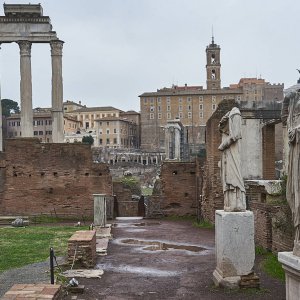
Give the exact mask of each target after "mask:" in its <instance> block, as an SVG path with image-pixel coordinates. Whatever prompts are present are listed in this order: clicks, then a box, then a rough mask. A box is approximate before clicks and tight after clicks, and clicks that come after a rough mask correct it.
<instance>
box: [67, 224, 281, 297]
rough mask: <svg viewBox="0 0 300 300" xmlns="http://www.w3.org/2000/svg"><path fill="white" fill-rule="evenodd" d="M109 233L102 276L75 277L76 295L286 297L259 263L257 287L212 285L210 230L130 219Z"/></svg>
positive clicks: (102, 261) (101, 258) (211, 232)
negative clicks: (79, 286) (78, 286)
mask: <svg viewBox="0 0 300 300" xmlns="http://www.w3.org/2000/svg"><path fill="white" fill-rule="evenodd" d="M112 232H113V240H112V241H111V242H110V244H109V248H108V255H107V256H102V257H99V259H98V264H97V267H98V268H100V269H103V270H104V275H103V276H102V278H101V279H80V280H79V281H80V284H83V285H85V291H84V294H82V295H78V296H77V299H93V300H96V299H107V300H115V299H118V300H119V299H220V300H221V299H273V300H275V299H285V286H284V283H282V282H280V281H278V280H275V279H271V278H269V277H268V276H266V274H264V272H263V271H262V270H261V268H260V266H259V263H258V262H257V263H256V267H255V268H256V273H257V274H258V275H259V276H260V279H261V289H260V290H253V289H252V290H238V291H228V290H224V289H221V288H216V287H214V285H213V282H212V273H213V271H214V268H215V257H214V231H213V230H212V229H199V228H196V227H193V226H192V224H191V222H184V221H160V220H159V221H158V220H135V221H118V222H116V226H115V227H113V231H112ZM155 242H156V243H155ZM241 255H242V253H241ZM71 297H72V295H71V294H70V295H69V296H68V297H67V298H68V299H71ZM74 298H75V297H74V296H73V299H74Z"/></svg>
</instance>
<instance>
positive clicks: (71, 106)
mask: <svg viewBox="0 0 300 300" xmlns="http://www.w3.org/2000/svg"><path fill="white" fill-rule="evenodd" d="M83 107H85V106H84V105H81V101H79V102H78V103H76V102H74V101H71V100H67V101H65V102H64V103H63V109H64V113H67V112H70V111H73V110H76V109H80V108H83Z"/></svg>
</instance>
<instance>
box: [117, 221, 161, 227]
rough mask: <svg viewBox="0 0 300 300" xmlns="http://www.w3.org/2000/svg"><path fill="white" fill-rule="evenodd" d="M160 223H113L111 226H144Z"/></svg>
mask: <svg viewBox="0 0 300 300" xmlns="http://www.w3.org/2000/svg"><path fill="white" fill-rule="evenodd" d="M156 225H161V223H159V222H156V223H115V224H113V227H121V228H123V227H146V226H156Z"/></svg>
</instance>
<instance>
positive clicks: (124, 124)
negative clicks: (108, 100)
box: [94, 117, 139, 149]
mask: <svg viewBox="0 0 300 300" xmlns="http://www.w3.org/2000/svg"><path fill="white" fill-rule="evenodd" d="M94 126H95V130H96V141H95V142H94V146H96V147H100V148H113V149H120V148H121V149H137V148H138V146H139V141H138V134H137V128H138V125H137V124H136V123H135V122H134V121H131V120H128V119H127V118H121V117H104V118H101V119H98V120H94Z"/></svg>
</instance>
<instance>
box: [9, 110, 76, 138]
mask: <svg viewBox="0 0 300 300" xmlns="http://www.w3.org/2000/svg"><path fill="white" fill-rule="evenodd" d="M63 124H64V134H68V133H71V132H72V133H73V132H74V133H76V131H77V129H78V128H79V125H80V124H79V122H78V121H77V120H76V119H74V118H72V117H70V116H64V118H63ZM21 129H22V127H21V115H20V114H13V115H11V116H10V117H7V118H6V136H7V138H18V137H22V131H21ZM52 131H53V129H52V116H51V108H35V109H33V136H34V137H37V138H38V139H39V140H40V142H44V143H52V141H53V140H52Z"/></svg>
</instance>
